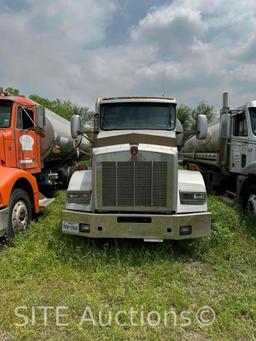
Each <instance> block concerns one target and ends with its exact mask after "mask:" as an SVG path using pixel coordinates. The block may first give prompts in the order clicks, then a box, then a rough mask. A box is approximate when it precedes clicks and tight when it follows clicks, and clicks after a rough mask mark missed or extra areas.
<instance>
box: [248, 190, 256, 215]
mask: <svg viewBox="0 0 256 341" xmlns="http://www.w3.org/2000/svg"><path fill="white" fill-rule="evenodd" d="M246 208H247V211H248V212H249V213H253V214H256V194H255V193H252V194H250V195H249V198H248V200H247V205H246Z"/></svg>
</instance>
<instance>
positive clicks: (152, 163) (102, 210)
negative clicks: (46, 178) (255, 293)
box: [62, 97, 210, 241]
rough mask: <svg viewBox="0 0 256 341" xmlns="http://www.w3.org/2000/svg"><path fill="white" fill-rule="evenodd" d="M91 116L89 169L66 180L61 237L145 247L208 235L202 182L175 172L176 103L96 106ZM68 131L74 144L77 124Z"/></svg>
mask: <svg viewBox="0 0 256 341" xmlns="http://www.w3.org/2000/svg"><path fill="white" fill-rule="evenodd" d="M95 112H96V113H95V122H94V138H93V145H92V148H93V149H92V168H91V169H90V170H85V171H78V172H75V173H74V174H73V176H72V178H71V180H70V183H69V187H68V190H67V201H66V208H65V210H63V212H62V220H63V224H62V231H63V232H64V233H67V234H74V235H80V236H86V237H94V238H106V237H107V238H108V237H109V238H142V239H144V240H146V241H162V240H163V239H184V238H195V237H202V236H207V235H209V234H210V213H209V212H208V211H207V196H206V190H205V185H204V181H203V178H202V176H201V174H200V173H199V172H191V171H185V170H178V153H177V131H176V127H177V118H176V100H175V99H174V98H172V97H115V98H98V99H97V101H96V108H95ZM71 125H72V127H71V133H72V136H73V137H74V138H77V135H79V134H80V133H81V127H80V123H79V118H78V117H73V118H72V124H71Z"/></svg>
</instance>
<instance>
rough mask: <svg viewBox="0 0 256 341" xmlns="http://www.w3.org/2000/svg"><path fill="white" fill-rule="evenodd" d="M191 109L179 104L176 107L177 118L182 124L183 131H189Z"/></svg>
mask: <svg viewBox="0 0 256 341" xmlns="http://www.w3.org/2000/svg"><path fill="white" fill-rule="evenodd" d="M191 112H192V109H191V108H190V107H188V106H187V105H184V104H180V105H179V106H178V107H177V117H178V119H179V121H180V123H181V124H182V127H183V129H184V130H190V127H191V118H192V117H191Z"/></svg>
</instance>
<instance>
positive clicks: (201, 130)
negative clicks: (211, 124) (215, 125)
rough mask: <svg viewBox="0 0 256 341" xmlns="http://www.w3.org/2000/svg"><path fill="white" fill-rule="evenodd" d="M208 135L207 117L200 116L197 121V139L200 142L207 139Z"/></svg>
mask: <svg viewBox="0 0 256 341" xmlns="http://www.w3.org/2000/svg"><path fill="white" fill-rule="evenodd" d="M207 133H208V125H207V117H206V115H198V116H197V120H196V138H197V139H199V140H203V139H206V137H207Z"/></svg>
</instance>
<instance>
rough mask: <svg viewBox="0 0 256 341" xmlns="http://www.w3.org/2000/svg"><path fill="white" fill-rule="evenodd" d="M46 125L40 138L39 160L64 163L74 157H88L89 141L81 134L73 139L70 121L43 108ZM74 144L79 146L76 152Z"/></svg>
mask: <svg viewBox="0 0 256 341" xmlns="http://www.w3.org/2000/svg"><path fill="white" fill-rule="evenodd" d="M45 114H46V125H45V137H41V138H40V149H41V160H42V161H44V162H46V163H47V162H53V161H55V162H56V163H58V164H61V163H65V162H66V161H67V160H71V159H74V158H77V159H89V155H88V154H87V153H88V152H89V142H88V140H87V139H85V138H84V137H82V136H79V137H78V139H77V140H76V141H74V140H73V139H72V137H71V134H70V122H69V121H68V120H66V119H64V118H63V117H61V116H59V115H57V114H55V113H54V112H52V111H51V110H49V109H47V108H45ZM75 145H76V146H79V149H80V153H79V155H78V154H77V150H76V149H75Z"/></svg>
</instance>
